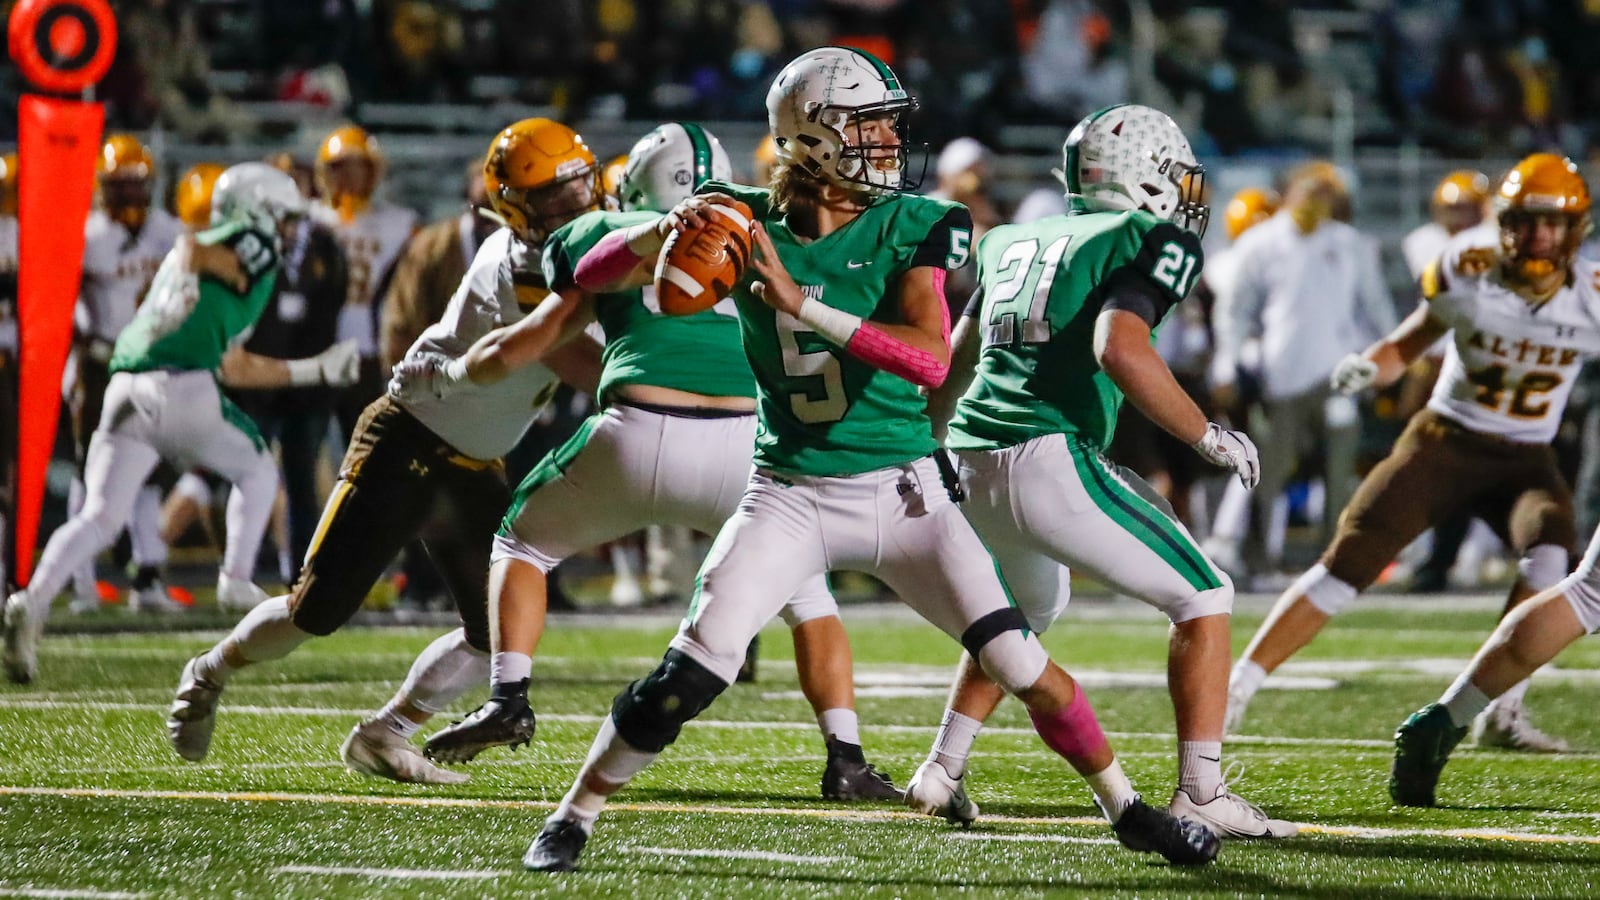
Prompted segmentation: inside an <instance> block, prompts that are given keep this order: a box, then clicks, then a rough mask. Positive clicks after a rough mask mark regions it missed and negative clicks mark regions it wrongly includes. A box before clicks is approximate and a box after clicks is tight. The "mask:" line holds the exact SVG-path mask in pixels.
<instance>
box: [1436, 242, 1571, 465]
mask: <svg viewBox="0 0 1600 900" xmlns="http://www.w3.org/2000/svg"><path fill="white" fill-rule="evenodd" d="M1488 234H1489V232H1486V231H1484V230H1483V229H1471V230H1469V231H1466V232H1463V233H1462V234H1460V235H1458V236H1457V237H1456V238H1455V239H1454V240H1452V241H1451V242H1450V244H1449V246H1447V247H1446V248H1445V252H1444V254H1443V255H1442V256H1440V257H1439V259H1438V261H1437V262H1435V263H1434V264H1432V265H1430V266H1429V267H1428V268H1427V269H1426V270H1424V271H1423V273H1422V279H1421V281H1422V296H1423V299H1424V300H1426V301H1427V302H1428V303H1429V305H1430V306H1431V308H1432V310H1433V314H1434V315H1436V316H1438V317H1439V318H1440V319H1443V320H1444V321H1445V322H1447V323H1449V325H1450V327H1451V328H1452V329H1454V333H1453V339H1452V340H1451V342H1450V344H1449V347H1448V348H1447V349H1446V352H1445V358H1444V368H1443V370H1442V371H1441V372H1440V374H1439V381H1438V383H1437V384H1436V385H1435V386H1434V389H1433V396H1432V397H1430V398H1429V400H1428V408H1429V409H1431V410H1433V411H1435V412H1437V413H1439V414H1440V415H1442V416H1445V417H1446V418H1449V419H1452V420H1454V421H1456V422H1459V423H1461V424H1462V425H1465V426H1466V427H1467V428H1470V429H1472V430H1473V431H1476V432H1480V433H1482V434H1492V435H1495V436H1497V437H1502V438H1505V439H1507V440H1512V441H1519V442H1523V443H1530V444H1543V443H1549V441H1550V440H1551V439H1552V438H1554V437H1555V434H1556V428H1557V427H1558V426H1559V425H1560V424H1561V414H1562V412H1563V410H1565V409H1566V406H1567V398H1568V396H1570V395H1571V394H1572V384H1573V381H1574V380H1575V379H1576V378H1577V375H1578V370H1579V368H1581V367H1582V365H1583V362H1584V360H1586V359H1588V358H1590V357H1594V356H1597V355H1600V263H1595V262H1590V261H1587V260H1577V261H1575V262H1574V263H1573V264H1572V277H1571V280H1570V281H1569V282H1568V283H1567V284H1566V285H1565V286H1563V287H1562V288H1561V289H1560V290H1558V291H1557V292H1556V294H1555V296H1553V297H1551V298H1550V299H1549V300H1546V301H1545V302H1543V303H1539V304H1533V303H1529V302H1528V301H1526V300H1524V299H1522V298H1521V297H1519V296H1517V294H1516V293H1514V292H1513V291H1512V290H1511V289H1510V288H1508V287H1506V286H1505V285H1504V284H1503V283H1502V282H1501V281H1500V275H1499V266H1498V264H1497V263H1498V259H1499V255H1500V251H1499V245H1498V235H1497V234H1494V235H1492V237H1493V238H1494V241H1493V242H1486V241H1485V236H1486V235H1488Z"/></svg>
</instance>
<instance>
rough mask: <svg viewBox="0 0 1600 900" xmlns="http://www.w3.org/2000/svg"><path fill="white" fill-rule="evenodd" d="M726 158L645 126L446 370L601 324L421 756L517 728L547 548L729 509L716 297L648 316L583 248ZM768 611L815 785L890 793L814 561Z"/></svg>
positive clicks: (456, 754)
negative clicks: (483, 622) (538, 265)
mask: <svg viewBox="0 0 1600 900" xmlns="http://www.w3.org/2000/svg"><path fill="white" fill-rule="evenodd" d="M729 174H730V166H729V163H728V155H727V153H726V152H725V151H724V150H723V149H722V144H721V143H720V142H718V141H717V139H716V138H715V137H714V136H712V135H711V134H710V133H709V132H707V131H706V130H705V129H703V128H701V127H700V126H698V125H694V124H690V123H685V124H677V123H672V124H667V125H663V126H661V127H660V128H657V129H656V130H654V131H652V132H650V134H648V135H646V136H645V137H644V138H642V139H641V140H640V141H639V142H638V143H637V144H636V145H635V146H634V148H633V151H632V152H631V153H630V154H629V155H628V163H627V167H626V169H625V170H624V173H623V176H622V182H621V190H620V192H619V193H620V195H621V199H622V206H623V210H624V211H622V212H592V213H588V214H586V215H584V216H581V217H579V218H578V219H575V220H574V221H572V222H571V223H569V224H567V225H565V226H563V227H561V228H559V229H557V230H556V231H555V232H554V233H553V234H551V235H550V237H549V239H548V240H546V242H545V246H544V270H545V281H546V283H547V284H548V285H549V287H550V288H551V290H553V291H555V292H556V293H555V295H554V296H553V297H552V299H551V300H549V301H547V304H548V305H547V306H546V307H545V308H543V309H541V310H540V311H539V312H538V313H536V315H538V316H540V317H541V319H542V321H540V322H535V323H534V324H533V325H530V326H528V327H526V328H508V329H506V333H505V334H490V335H488V336H487V337H485V338H483V339H482V340H481V341H480V342H479V350H478V352H476V353H474V352H471V351H469V352H468V353H467V354H466V356H464V357H463V359H464V360H466V361H465V362H463V363H462V364H461V365H460V366H459V369H460V372H461V373H462V374H464V375H465V376H466V382H468V383H471V382H472V381H473V378H474V375H475V374H476V376H477V378H478V379H480V380H484V379H485V378H487V377H492V376H485V375H484V373H483V369H484V368H486V367H487V366H488V365H490V364H492V363H493V362H494V361H495V360H499V359H503V358H507V357H516V358H517V360H518V361H519V363H520V362H527V361H531V360H532V359H533V357H532V356H531V355H529V354H528V353H526V352H525V351H524V350H523V349H521V348H524V347H527V346H541V345H543V344H544V343H546V342H548V340H549V339H551V338H554V337H556V336H558V334H559V333H562V332H563V331H564V332H566V333H571V332H573V331H575V330H577V328H579V327H580V326H584V325H587V324H588V323H589V322H590V321H593V320H595V319H598V321H599V323H600V325H601V327H602V328H603V329H604V330H605V336H606V344H605V357H604V362H605V370H604V372H603V374H602V375H601V378H600V391H599V394H598V396H599V398H600V402H601V404H602V405H603V409H602V410H601V411H600V412H598V413H596V414H595V415H594V416H593V417H591V418H590V419H589V421H588V422H586V423H585V424H584V426H583V427H582V428H581V429H579V431H578V433H577V435H575V436H574V437H573V438H572V440H570V441H569V442H567V444H566V445H564V446H562V447H560V448H558V449H556V450H555V451H553V452H551V453H550V455H549V456H547V457H546V458H545V459H544V460H543V461H542V462H541V463H540V464H539V465H538V466H536V467H535V468H534V469H533V471H532V472H530V473H529V474H528V477H527V478H526V479H524V480H523V482H522V484H521V485H520V486H519V487H518V488H517V491H516V495H515V497H514V498H513V500H512V503H511V509H510V511H509V512H508V513H507V514H506V517H505V523H504V525H503V526H502V527H501V530H500V533H499V535H498V536H497V537H496V539H495V544H494V551H493V554H492V560H493V562H492V568H491V573H492V574H491V576H490V584H491V592H492V606H493V609H494V616H495V619H496V623H497V625H498V628H497V630H496V631H495V632H494V634H495V640H496V643H495V646H494V655H493V656H492V657H491V659H490V667H491V670H492V671H491V677H490V680H491V688H490V691H491V693H490V698H489V701H488V702H487V703H485V704H484V705H483V706H482V707H480V708H479V709H478V710H476V711H474V712H473V713H472V714H471V715H469V716H467V717H466V718H465V719H464V720H462V721H461V722H459V723H457V724H455V725H453V726H451V727H449V728H446V729H443V730H442V731H440V732H438V733H436V734H434V735H433V736H432V737H431V738H429V739H428V745H427V752H428V754H429V755H430V756H432V757H433V758H435V759H438V760H442V761H447V762H461V761H465V760H469V759H471V758H473V757H474V756H476V755H477V754H478V753H480V752H482V751H483V750H485V749H487V748H489V747H495V746H500V745H505V744H513V745H515V744H519V743H525V742H527V741H528V739H529V738H530V737H531V735H532V733H533V722H534V714H533V711H532V709H531V708H530V707H529V705H528V681H529V676H530V673H531V671H532V665H533V659H532V657H533V652H534V650H535V649H536V647H537V645H538V642H539V638H540V636H541V633H542V631H543V627H544V612H545V602H546V592H547V575H548V573H549V571H550V570H551V569H553V568H555V566H557V565H558V564H560V562H561V561H562V560H563V559H566V558H567V557H569V556H571V555H572V554H573V553H575V552H578V551H580V550H583V549H586V548H588V547H593V546H596V545H598V544H601V543H604V542H606V541H611V540H616V539H617V538H619V537H622V536H624V535H627V534H631V533H633V532H635V531H638V530H639V529H640V528H642V527H644V526H646V525H651V524H675V525H676V524H682V525H688V526H690V527H692V528H694V529H696V530H698V531H703V532H706V533H709V534H715V533H716V532H717V530H718V529H720V528H721V527H722V523H723V522H725V521H726V520H727V519H728V517H729V516H731V515H732V514H733V511H734V507H735V506H736V505H737V504H738V502H739V496H740V494H741V493H742V492H743V489H744V483H745V481H746V479H747V478H748V476H749V472H750V447H751V444H752V442H753V440H754V438H755V429H756V425H755V407H756V401H755V390H756V389H755V381H754V379H752V378H751V376H750V367H749V365H748V364H747V363H746V362H745V359H744V353H743V350H742V349H741V348H740V344H739V323H738V320H737V318H736V317H735V315H736V314H735V312H734V309H733V301H731V300H724V301H723V302H722V303H719V304H718V305H717V307H715V308H713V309H710V310H707V311H705V312H701V313H697V314H695V315H690V316H669V315H663V314H662V313H661V310H660V307H659V305H658V304H657V302H656V296H655V288H654V286H653V285H649V284H646V285H643V286H642V287H639V288H629V289H625V290H612V291H606V290H594V291H591V290H588V287H589V286H588V285H585V284H584V277H585V276H587V275H588V272H587V271H586V270H585V268H584V264H583V262H582V260H583V259H584V256H585V253H586V252H587V251H588V250H590V249H591V248H593V247H594V246H595V245H596V244H597V243H599V242H601V241H603V240H604V239H605V238H606V236H607V235H609V234H615V235H617V236H618V238H617V239H614V240H613V241H612V243H613V244H615V243H617V241H618V240H625V239H626V238H625V235H626V234H627V232H628V231H629V229H632V228H635V227H637V228H641V229H644V230H646V231H649V232H651V233H654V232H655V230H656V229H657V228H658V227H659V228H661V230H663V231H664V230H665V228H666V220H665V218H664V217H663V216H662V215H661V213H663V212H665V211H666V210H669V209H671V208H672V207H673V206H674V205H676V204H677V203H678V202H679V201H681V200H682V199H684V198H685V197H687V196H689V195H690V194H692V193H693V192H694V191H695V190H696V189H697V188H699V187H700V186H701V185H703V184H705V183H706V182H707V181H709V180H711V179H713V178H716V179H723V180H725V179H727V178H728V177H729ZM634 266H635V267H638V268H640V269H641V270H648V269H649V267H648V266H645V265H641V263H640V262H639V261H635V263H634ZM643 277H645V278H648V275H647V274H645V275H643ZM569 310H570V311H569ZM395 383H396V384H397V385H398V387H399V390H400V391H401V393H402V394H404V393H405V392H407V391H414V392H416V391H420V392H423V393H430V394H433V395H438V396H447V395H448V394H450V393H451V392H452V391H453V390H455V388H456V385H458V384H461V383H462V382H461V381H460V380H452V378H451V376H450V374H448V373H446V372H445V371H444V370H443V369H441V368H440V367H439V366H437V365H429V362H428V361H427V360H417V361H415V362H409V361H408V362H406V363H402V364H401V365H400V366H399V367H397V368H396V371H395ZM783 614H784V619H785V621H787V622H788V623H789V625H790V627H792V628H793V629H794V640H795V659H796V661H797V664H798V667H799V670H800V686H801V688H802V690H803V691H804V693H805V695H806V697H807V698H808V699H809V700H810V701H811V703H812V706H813V708H814V709H815V711H816V714H817V722H818V724H819V726H820V727H821V728H822V733H823V738H824V740H825V741H826V742H827V745H828V764H827V768H826V769H825V770H824V773H823V777H822V795H823V796H824V797H825V798H827V799H831V800H888V799H894V800H899V799H900V798H901V793H900V791H898V790H896V789H895V787H894V785H893V784H892V783H891V782H890V781H889V779H888V778H886V777H884V776H883V775H882V774H880V773H878V772H877V771H876V770H875V769H874V768H873V767H872V765H871V764H869V763H868V762H867V761H866V758H865V756H864V755H863V751H862V748H861V737H860V734H859V726H858V724H857V721H856V714H855V692H854V686H853V684H852V682H851V671H852V663H851V658H850V644H849V640H848V638H847V636H846V635H845V631H844V624H843V623H842V622H840V621H839V609H838V604H837V603H835V602H834V599H833V595H832V594H830V593H829V592H828V585H827V580H826V576H825V575H824V574H823V573H820V572H819V573H817V575H816V577H814V578H812V579H810V580H808V581H807V582H806V583H805V584H804V585H803V586H801V588H800V589H799V591H798V592H797V593H796V594H795V595H794V597H793V598H791V600H790V602H789V603H788V605H786V606H785V607H784V612H783Z"/></svg>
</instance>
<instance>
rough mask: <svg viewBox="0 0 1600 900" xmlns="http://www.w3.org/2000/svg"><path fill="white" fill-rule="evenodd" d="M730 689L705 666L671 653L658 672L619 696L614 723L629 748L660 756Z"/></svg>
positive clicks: (612, 707) (640, 680) (652, 673)
mask: <svg viewBox="0 0 1600 900" xmlns="http://www.w3.org/2000/svg"><path fill="white" fill-rule="evenodd" d="M727 687H728V684H727V682H725V681H723V680H722V679H720V678H718V677H717V676H715V675H713V674H711V671H710V670H709V669H707V668H706V667H705V666H702V665H700V664H699V663H697V662H695V661H694V660H693V659H690V658H689V657H688V656H686V655H684V654H683V653H680V652H678V651H677V650H668V651H667V655H666V656H665V657H663V658H662V660H661V665H659V666H656V670H655V671H654V672H651V673H650V674H649V675H646V676H645V677H644V678H641V679H639V680H638V681H635V682H634V683H633V684H630V685H628V686H627V687H626V688H624V689H623V691H622V693H620V694H618V695H617V699H616V700H614V701H613V702H612V704H611V719H612V721H614V722H615V723H616V725H617V734H618V735H619V736H620V737H621V738H622V739H623V740H625V741H627V742H628V744H629V746H631V747H633V748H635V749H638V750H643V751H645V752H647V753H660V752H661V751H662V750H664V749H666V748H667V745H669V744H671V743H672V742H673V741H675V740H677V739H678V732H679V731H681V730H683V723H685V722H687V721H689V720H690V719H692V718H694V717H695V716H698V715H700V713H701V711H703V710H704V709H705V708H706V707H708V706H710V705H711V701H713V700H715V699H717V696H718V695H719V694H721V693H722V692H723V691H724V690H726V689H727Z"/></svg>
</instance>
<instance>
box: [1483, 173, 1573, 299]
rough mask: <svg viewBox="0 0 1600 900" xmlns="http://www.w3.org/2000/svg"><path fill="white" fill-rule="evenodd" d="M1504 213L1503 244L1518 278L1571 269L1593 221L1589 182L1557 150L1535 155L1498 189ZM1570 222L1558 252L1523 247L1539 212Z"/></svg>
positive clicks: (1498, 207)
mask: <svg viewBox="0 0 1600 900" xmlns="http://www.w3.org/2000/svg"><path fill="white" fill-rule="evenodd" d="M1494 205H1495V210H1496V211H1497V212H1498V213H1499V216H1500V246H1501V249H1502V250H1503V251H1504V255H1505V262H1506V269H1507V272H1508V273H1509V274H1511V275H1512V276H1513V277H1520V278H1522V279H1533V278H1542V277H1545V276H1548V275H1550V274H1552V273H1554V272H1556V271H1558V270H1563V269H1566V268H1567V267H1568V266H1570V265H1571V264H1572V260H1573V259H1574V258H1576V257H1577V255H1578V247H1579V245H1581V244H1582V243H1583V240H1584V238H1586V237H1588V235H1589V230H1590V228H1592V227H1593V222H1592V221H1591V219H1590V217H1589V207H1590V200H1589V185H1588V184H1587V183H1585V182H1584V180H1583V176H1582V175H1579V174H1578V167H1577V166H1576V165H1575V164H1573V162H1572V160H1570V159H1567V158H1566V157H1564V156H1557V155H1556V154H1554V153H1535V154H1533V155H1532V156H1529V157H1527V158H1525V159H1524V160H1522V162H1519V163H1517V164H1516V166H1515V167H1513V168H1512V169H1511V171H1510V172H1507V173H1506V177H1505V178H1504V179H1503V180H1502V181H1501V182H1500V188H1499V190H1497V191H1495V197H1494ZM1546 215H1559V216H1562V217H1565V219H1566V220H1567V233H1566V237H1565V238H1564V239H1563V240H1562V242H1561V245H1560V246H1559V247H1557V248H1555V249H1554V250H1551V251H1547V252H1544V253H1539V254H1537V255H1535V254H1534V253H1532V252H1530V251H1529V250H1528V249H1527V248H1525V247H1523V242H1524V241H1526V240H1527V239H1528V238H1529V236H1530V234H1531V230H1532V229H1531V226H1532V223H1533V222H1534V221H1535V220H1536V219H1537V218H1538V217H1539V216H1546Z"/></svg>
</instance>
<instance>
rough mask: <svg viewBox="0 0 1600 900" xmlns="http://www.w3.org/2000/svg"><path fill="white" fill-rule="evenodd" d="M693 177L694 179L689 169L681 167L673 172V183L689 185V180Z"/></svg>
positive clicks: (681, 185)
mask: <svg viewBox="0 0 1600 900" xmlns="http://www.w3.org/2000/svg"><path fill="white" fill-rule="evenodd" d="M693 179H694V176H692V175H690V174H689V173H688V171H687V170H685V169H679V170H678V171H676V172H673V173H672V181H673V183H675V184H677V185H678V186H680V187H683V186H686V185H688V184H689V182H690V181H692V180H693Z"/></svg>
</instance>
